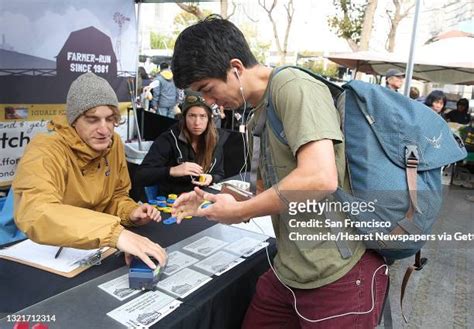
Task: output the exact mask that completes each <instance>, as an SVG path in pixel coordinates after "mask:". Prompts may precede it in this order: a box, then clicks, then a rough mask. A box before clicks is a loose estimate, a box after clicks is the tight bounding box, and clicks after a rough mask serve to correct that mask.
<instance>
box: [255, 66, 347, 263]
mask: <svg viewBox="0 0 474 329" xmlns="http://www.w3.org/2000/svg"><path fill="white" fill-rule="evenodd" d="M289 67H292V68H295V69H298V70H300V71H303V72H305V73H306V74H308V75H309V76H311V77H312V78H314V79H316V80H318V81H321V82H323V83H324V84H325V85H326V86H327V87H328V88H329V91H330V92H331V95H332V97H333V99H334V98H335V97H337V96H339V95H340V94H341V93H342V92H343V90H342V88H341V87H339V86H338V85H336V84H334V83H332V82H329V81H327V80H326V79H324V78H322V77H320V76H318V75H316V74H314V73H313V72H311V71H309V70H306V69H304V68H302V67H298V66H291V65H286V66H280V67H277V68H275V69H274V70H273V72H272V74H271V76H270V81H269V85H268V93H267V98H266V100H265V106H266V111H263V112H266V114H265V116H266V117H267V118H268V123H269V125H270V128H271V129H272V131H273V133H274V134H275V136H276V137H277V138H278V140H279V141H280V142H281V143H282V144H283V145H288V140H287V139H286V135H285V131H284V129H283V124H282V122H281V120H280V118H278V116H277V114H276V111H275V106H274V105H273V100H272V89H271V82H272V80H273V78H274V77H275V75H277V74H278V73H279V72H281V71H282V70H284V69H286V68H289ZM263 115H264V113H262V114H261V115H260V119H261V118H262V117H263ZM260 119H259V121H258V123H257V126H256V128H257V127H258V126H259V123H260V121H261V120H260ZM263 120H264V119H263ZM264 124H265V122H264V121H263V125H262V127H261V129H262V130H263V126H264ZM256 130H257V129H255V130H254V132H253V135H254V148H253V150H254V152H253V155H252V166H251V168H252V171H253V168H254V161H253V158H254V155H255V154H256V152H255V143H256V142H257V141H256V140H255V136H256V135H255V133H256ZM260 133H261V131H260ZM259 137H260V136H258V137H257V138H258V144H260V142H259V140H260V139H259ZM258 154H259V155H260V150H258ZM257 159H258V158H257ZM255 165H257V164H255ZM251 177H252V174H251ZM255 177H256V175H255ZM251 181H252V180H251ZM255 181H256V179H255ZM251 191H252V190H251ZM328 218H330V217H328ZM332 218H335V217H334V216H333V217H332ZM340 231H341V229H338V228H335V227H331V233H332V234H334V235H337V234H338V233H339V232H340ZM335 243H336V246H337V249H338V250H339V254H340V255H341V257H342V258H343V259H347V258H350V257H352V251H351V249H350V248H349V245H348V244H347V243H346V241H343V240H340V239H339V240H336V241H335Z"/></svg>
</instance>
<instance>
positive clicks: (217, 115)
mask: <svg viewBox="0 0 474 329" xmlns="http://www.w3.org/2000/svg"><path fill="white" fill-rule="evenodd" d="M212 112H213V113H212V119H213V120H214V124H215V125H216V128H222V127H223V125H222V122H223V121H224V120H225V112H224V107H223V106H217V105H216V106H215V108H213V111H212ZM224 123H225V122H224Z"/></svg>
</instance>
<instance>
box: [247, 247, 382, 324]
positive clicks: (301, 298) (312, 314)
mask: <svg viewBox="0 0 474 329" xmlns="http://www.w3.org/2000/svg"><path fill="white" fill-rule="evenodd" d="M382 264H384V262H383V259H382V257H380V256H379V255H377V254H376V253H375V252H373V251H367V252H366V253H365V254H364V256H362V258H361V259H360V260H359V262H358V263H357V264H356V265H355V266H354V267H353V268H352V269H351V270H350V271H349V272H348V273H347V274H346V275H345V276H343V277H342V278H340V279H339V280H337V281H335V282H333V283H331V284H328V285H326V286H323V287H320V288H316V289H292V290H293V291H294V293H295V295H296V305H297V307H298V311H299V312H300V314H301V315H302V316H304V317H306V318H308V319H310V320H317V319H322V318H326V317H331V316H333V315H337V314H344V313H348V312H367V311H369V310H370V309H371V308H372V287H371V284H372V277H373V274H374V272H375V271H376V270H377V268H378V267H379V266H381V265H382ZM385 270H386V268H385V267H382V268H381V269H379V270H378V271H377V273H375V277H374V285H373V294H374V296H373V297H374V305H373V309H372V311H371V312H370V313H367V314H360V315H352V314H351V315H345V316H341V317H337V318H332V319H328V320H324V321H320V322H314V323H312V322H308V321H306V320H304V319H302V318H300V317H299V316H298V315H297V314H296V311H295V308H294V298H293V295H292V294H291V292H290V291H289V290H288V289H287V288H285V287H284V286H283V285H282V284H281V283H280V281H278V279H277V278H276V276H275V273H273V271H272V270H271V269H270V270H268V271H267V272H266V273H265V274H263V275H262V276H261V277H260V278H259V280H258V282H257V288H256V292H255V295H254V297H253V299H252V303H251V304H250V306H249V308H248V310H247V314H246V315H245V319H244V322H243V325H242V328H243V329H253V328H255V329H270V328H271V329H280V328H281V329H297V328H298V329H299V328H304V329H316V328H317V329H320V328H324V329H346V328H354V329H356V328H357V329H362V328H364V329H365V328H374V327H375V326H376V325H377V323H378V320H379V317H380V314H381V313H382V307H383V302H384V297H385V293H386V290H387V284H388V275H386V274H385Z"/></svg>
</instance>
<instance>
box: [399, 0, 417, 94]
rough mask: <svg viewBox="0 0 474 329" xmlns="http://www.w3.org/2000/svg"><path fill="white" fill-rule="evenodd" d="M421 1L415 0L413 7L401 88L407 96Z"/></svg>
mask: <svg viewBox="0 0 474 329" xmlns="http://www.w3.org/2000/svg"><path fill="white" fill-rule="evenodd" d="M420 6H421V1H420V0H416V7H415V17H414V18H413V30H412V33H411V44H410V54H409V55H408V63H407V68H406V72H405V88H404V90H403V95H405V96H407V97H408V95H409V93H410V85H411V79H412V76H413V66H414V59H413V57H414V54H415V42H416V32H417V31H418V14H419V13H420Z"/></svg>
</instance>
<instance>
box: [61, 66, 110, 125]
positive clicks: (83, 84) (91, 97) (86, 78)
mask: <svg viewBox="0 0 474 329" xmlns="http://www.w3.org/2000/svg"><path fill="white" fill-rule="evenodd" d="M100 105H113V106H115V107H117V108H118V100H117V95H116V94H115V91H114V90H113V89H112V87H111V86H110V84H109V83H108V82H107V80H105V79H104V78H101V77H99V76H97V75H95V74H94V73H92V72H87V73H84V74H82V75H80V76H79V77H78V78H77V79H76V80H74V81H73V82H72V84H71V87H70V88H69V92H68V93H67V107H66V116H67V121H68V122H69V124H70V125H72V124H73V123H74V121H76V119H77V118H78V117H79V116H80V115H81V114H83V113H84V112H86V111H87V110H90V109H91V108H93V107H96V106H100Z"/></svg>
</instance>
